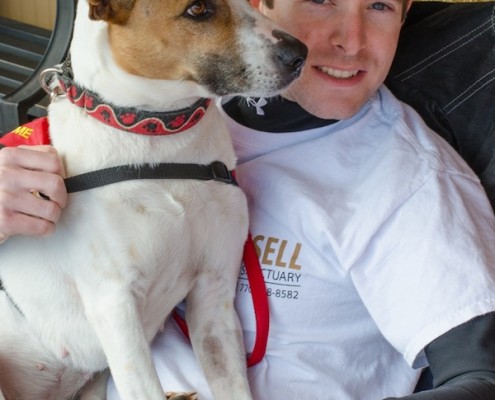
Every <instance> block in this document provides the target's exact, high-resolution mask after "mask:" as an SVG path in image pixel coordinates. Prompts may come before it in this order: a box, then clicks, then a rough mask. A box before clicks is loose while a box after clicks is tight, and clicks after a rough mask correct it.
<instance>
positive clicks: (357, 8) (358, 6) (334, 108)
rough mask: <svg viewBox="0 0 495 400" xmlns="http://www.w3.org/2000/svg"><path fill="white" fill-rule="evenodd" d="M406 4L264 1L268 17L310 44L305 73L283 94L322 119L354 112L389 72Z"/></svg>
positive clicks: (366, 0) (343, 0) (372, 0)
mask: <svg viewBox="0 0 495 400" xmlns="http://www.w3.org/2000/svg"><path fill="white" fill-rule="evenodd" d="M258 1H259V0H253V4H255V5H256V4H257V3H258ZM403 7H404V6H403V1H402V0H383V1H382V0H380V1H378V0H267V1H266V2H260V4H259V8H260V10H261V11H262V12H263V13H264V14H265V15H266V16H268V17H269V18H271V19H273V20H274V21H275V22H277V23H278V24H279V25H280V26H281V27H282V28H284V29H286V30H287V31H288V32H290V33H292V34H293V35H294V36H296V37H297V38H299V39H300V40H302V41H303V42H304V43H305V44H306V45H307V46H308V48H309V54H308V58H307V60H306V65H305V67H304V69H303V73H302V75H301V77H300V78H299V79H298V80H296V82H294V83H293V84H292V85H291V86H290V87H289V89H288V90H287V92H286V93H285V94H284V97H286V98H288V99H290V100H293V101H296V102H297V103H299V105H300V106H301V107H303V108H304V109H306V110H307V111H308V112H310V113H312V114H314V115H316V116H318V117H320V118H327V119H344V118H348V117H350V116H352V115H354V114H355V113H356V112H357V111H359V109H360V108H361V107H362V106H363V104H364V103H365V102H366V101H367V100H368V99H369V98H370V96H372V95H373V93H374V92H375V91H376V89H377V88H378V87H379V86H380V85H381V84H382V83H383V81H384V80H385V77H386V76H387V73H388V71H389V68H390V65H391V64H392V60H393V57H394V54H395V50H396V47H397V41H398V37H399V32H400V28H401V26H402V13H403Z"/></svg>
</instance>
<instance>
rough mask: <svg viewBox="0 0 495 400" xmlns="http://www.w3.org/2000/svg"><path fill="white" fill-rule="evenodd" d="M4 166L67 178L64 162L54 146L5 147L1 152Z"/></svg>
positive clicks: (0, 156) (0, 155)
mask: <svg viewBox="0 0 495 400" xmlns="http://www.w3.org/2000/svg"><path fill="white" fill-rule="evenodd" d="M0 158H3V159H4V161H3V163H4V164H9V165H15V166H18V167H20V168H26V169H29V170H32V171H44V172H48V173H52V174H59V175H61V176H63V177H65V171H64V166H63V163H62V160H61V159H60V157H59V156H58V153H57V151H56V150H55V149H54V148H53V147H52V146H19V147H5V148H3V149H2V151H0Z"/></svg>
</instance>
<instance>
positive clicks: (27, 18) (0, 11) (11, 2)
mask: <svg viewBox="0 0 495 400" xmlns="http://www.w3.org/2000/svg"><path fill="white" fill-rule="evenodd" d="M56 9H57V7H56V0H0V16H2V17H6V18H10V19H14V20H16V21H21V22H24V23H26V24H30V25H35V26H39V27H41V28H45V29H52V28H53V24H54V22H55V13H56Z"/></svg>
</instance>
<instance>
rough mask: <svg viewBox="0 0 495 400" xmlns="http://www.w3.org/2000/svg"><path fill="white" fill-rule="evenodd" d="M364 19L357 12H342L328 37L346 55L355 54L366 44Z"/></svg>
mask: <svg viewBox="0 0 495 400" xmlns="http://www.w3.org/2000/svg"><path fill="white" fill-rule="evenodd" d="M365 24H366V22H365V20H364V17H363V16H362V15H361V13H359V12H347V13H343V15H342V17H341V18H339V21H338V22H337V26H336V27H335V29H334V30H333V34H332V36H331V38H330V41H331V43H332V45H334V46H335V47H337V48H339V49H340V50H341V51H342V52H343V53H344V54H346V55H356V54H357V53H359V51H360V50H362V49H363V48H364V47H365V45H366V33H365Z"/></svg>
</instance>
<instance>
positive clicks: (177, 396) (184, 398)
mask: <svg viewBox="0 0 495 400" xmlns="http://www.w3.org/2000/svg"><path fill="white" fill-rule="evenodd" d="M165 395H166V396H167V400H198V394H197V393H196V392H191V393H177V392H167V393H165Z"/></svg>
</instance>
